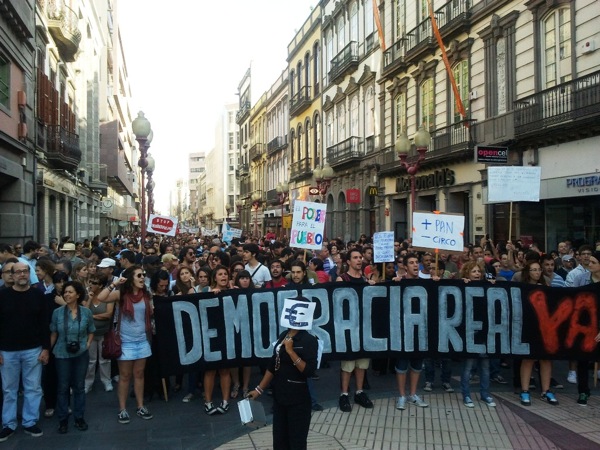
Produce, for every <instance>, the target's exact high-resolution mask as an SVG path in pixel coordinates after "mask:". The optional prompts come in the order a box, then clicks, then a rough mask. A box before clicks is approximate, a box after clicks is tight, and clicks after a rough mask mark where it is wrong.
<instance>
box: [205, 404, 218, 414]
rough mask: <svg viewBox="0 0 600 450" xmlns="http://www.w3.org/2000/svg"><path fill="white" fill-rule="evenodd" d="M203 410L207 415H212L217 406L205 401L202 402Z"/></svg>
mask: <svg viewBox="0 0 600 450" xmlns="http://www.w3.org/2000/svg"><path fill="white" fill-rule="evenodd" d="M204 412H205V413H206V414H208V415H209V416H212V415H213V414H215V413H216V412H217V408H215V405H213V403H212V402H206V403H205V404H204Z"/></svg>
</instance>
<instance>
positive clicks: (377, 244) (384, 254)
mask: <svg viewBox="0 0 600 450" xmlns="http://www.w3.org/2000/svg"><path fill="white" fill-rule="evenodd" d="M395 259H396V258H395V257H394V232H393V231H380V232H378V233H375V234H373V262H374V263H386V262H393V261H394V260H395Z"/></svg>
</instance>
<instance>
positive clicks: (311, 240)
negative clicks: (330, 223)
mask: <svg viewBox="0 0 600 450" xmlns="http://www.w3.org/2000/svg"><path fill="white" fill-rule="evenodd" d="M326 212H327V211H326V210H323V209H317V208H309V207H306V206H304V207H303V208H302V215H301V217H300V221H298V222H296V228H294V229H293V230H292V236H291V241H290V244H291V245H292V246H293V244H316V245H321V243H322V242H323V235H322V234H321V233H320V232H318V230H317V228H319V229H321V228H323V227H322V226H317V224H323V223H325V215H326ZM311 230H314V231H311Z"/></svg>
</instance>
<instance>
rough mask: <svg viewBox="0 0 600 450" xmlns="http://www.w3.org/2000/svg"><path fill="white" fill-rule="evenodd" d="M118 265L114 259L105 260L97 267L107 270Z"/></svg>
mask: <svg viewBox="0 0 600 450" xmlns="http://www.w3.org/2000/svg"><path fill="white" fill-rule="evenodd" d="M116 265H117V263H116V262H115V260H114V259H112V258H104V259H103V260H102V261H100V264H98V265H97V266H96V267H100V268H101V269H105V268H107V267H115V266H116Z"/></svg>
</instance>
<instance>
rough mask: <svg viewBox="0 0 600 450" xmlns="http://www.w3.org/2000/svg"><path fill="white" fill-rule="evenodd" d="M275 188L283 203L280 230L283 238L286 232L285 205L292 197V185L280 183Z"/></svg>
mask: <svg viewBox="0 0 600 450" xmlns="http://www.w3.org/2000/svg"><path fill="white" fill-rule="evenodd" d="M275 190H276V191H277V197H279V204H280V205H281V229H280V230H279V234H280V235H281V238H283V237H284V233H285V232H284V231H283V205H284V204H285V202H286V201H288V200H289V198H290V192H289V191H290V185H289V184H288V183H286V182H283V183H279V184H278V185H277V187H276V188H275Z"/></svg>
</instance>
